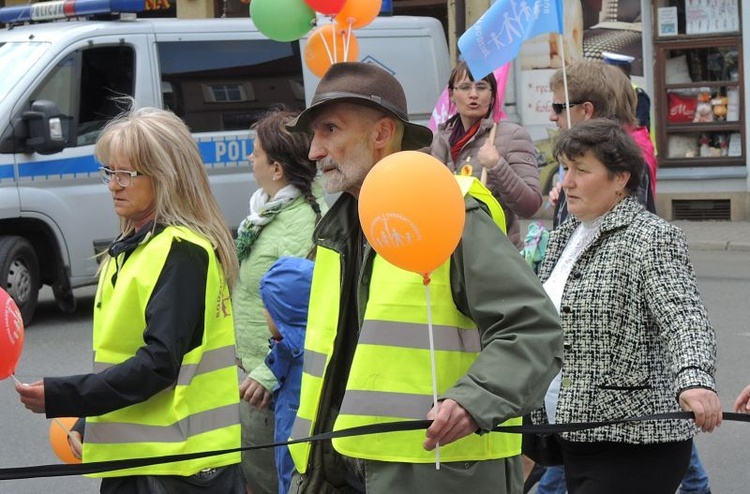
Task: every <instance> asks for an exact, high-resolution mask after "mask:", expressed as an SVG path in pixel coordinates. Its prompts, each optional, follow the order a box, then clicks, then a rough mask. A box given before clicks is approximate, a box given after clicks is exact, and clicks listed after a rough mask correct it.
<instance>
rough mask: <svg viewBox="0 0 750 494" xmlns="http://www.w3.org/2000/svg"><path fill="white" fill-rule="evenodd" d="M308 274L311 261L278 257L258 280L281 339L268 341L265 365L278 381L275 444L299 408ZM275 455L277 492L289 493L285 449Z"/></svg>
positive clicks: (290, 465)
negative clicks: (269, 342) (269, 347)
mask: <svg viewBox="0 0 750 494" xmlns="http://www.w3.org/2000/svg"><path fill="white" fill-rule="evenodd" d="M312 273H313V262H312V261H310V260H307V259H302V258H299V257H281V258H279V259H278V260H277V261H276V262H275V263H274V264H273V266H271V268H270V269H269V270H268V271H267V272H266V274H265V275H263V278H261V280H260V296H261V298H262V299H263V305H264V306H265V308H266V310H267V311H268V314H269V315H270V316H271V319H273V322H274V323H275V324H276V329H278V331H279V333H280V334H281V340H278V341H277V340H274V339H271V351H270V352H269V353H268V355H267V356H266V365H267V366H268V368H269V369H271V371H272V372H273V373H274V375H275V376H276V379H277V381H278V385H277V387H276V389H274V390H273V397H274V415H275V420H276V427H275V431H274V440H275V441H276V442H284V441H287V440H288V439H289V436H290V434H291V431H292V424H294V419H295V418H296V416H297V409H298V408H299V395H300V388H301V381H302V353H303V349H304V346H305V327H306V326H307V310H308V305H309V301H310V285H311V284H312ZM275 456H276V470H277V471H278V477H279V492H289V487H290V484H291V477H292V472H293V471H294V463H293V462H292V457H291V455H290V454H289V449H288V448H287V447H286V446H284V447H278V448H276V450H275Z"/></svg>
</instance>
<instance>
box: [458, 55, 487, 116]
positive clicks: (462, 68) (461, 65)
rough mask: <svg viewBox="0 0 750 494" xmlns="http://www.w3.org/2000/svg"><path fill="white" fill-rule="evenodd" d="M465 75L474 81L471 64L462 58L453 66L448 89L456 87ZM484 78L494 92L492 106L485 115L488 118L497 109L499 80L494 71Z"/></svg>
mask: <svg viewBox="0 0 750 494" xmlns="http://www.w3.org/2000/svg"><path fill="white" fill-rule="evenodd" d="M464 75H466V77H468V78H469V80H470V81H472V82H473V81H474V76H473V75H471V71H470V70H469V66H468V65H466V62H465V61H463V60H461V61H460V62H458V63H457V64H456V66H455V67H453V72H451V76H450V77H449V78H448V89H450V90H453V89H456V82H458V81H460V80H461V79H463V77H464ZM482 80H483V81H485V82H486V83H487V84H489V85H490V92H491V93H492V101H490V106H489V108H487V114H486V115H485V116H484V117H485V118H487V117H489V116H490V115H492V112H493V110H494V109H495V98H496V97H497V81H496V80H495V74H493V73H492V72H490V73H489V74H487V75H486V76H484V77H483V78H482Z"/></svg>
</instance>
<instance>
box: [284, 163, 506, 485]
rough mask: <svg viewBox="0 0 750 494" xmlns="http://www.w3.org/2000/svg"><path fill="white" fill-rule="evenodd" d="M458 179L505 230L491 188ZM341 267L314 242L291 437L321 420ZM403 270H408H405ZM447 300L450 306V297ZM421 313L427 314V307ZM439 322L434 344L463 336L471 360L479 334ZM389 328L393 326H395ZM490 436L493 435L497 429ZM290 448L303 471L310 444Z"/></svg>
mask: <svg viewBox="0 0 750 494" xmlns="http://www.w3.org/2000/svg"><path fill="white" fill-rule="evenodd" d="M456 180H457V182H458V184H459V187H460V188H461V192H462V194H464V195H466V194H469V195H471V196H472V197H474V198H475V199H477V200H478V201H481V202H483V203H484V204H485V205H486V206H487V208H488V209H489V211H490V214H491V216H492V219H493V220H494V221H495V223H496V224H497V225H498V227H499V228H500V229H501V230H502V231H503V232H505V231H506V229H505V214H504V213H503V210H502V208H501V207H500V204H499V203H498V202H497V200H496V199H495V198H494V197H493V196H492V193H491V192H490V191H489V190H488V189H487V188H486V187H485V186H484V185H482V184H481V182H480V181H479V180H477V179H476V178H475V177H463V176H459V175H456ZM377 259H378V257H376V261H377ZM341 266H342V260H341V257H340V255H339V254H338V253H337V252H335V251H333V250H331V249H328V248H326V247H323V246H318V249H317V255H316V259H315V270H314V273H313V281H312V290H311V295H310V309H309V314H308V322H307V333H306V336H305V353H304V355H305V356H304V364H303V373H302V391H301V393H300V407H299V410H298V412H297V418H296V419H295V422H294V425H293V427H292V432H291V435H290V439H304V438H306V437H309V436H311V435H313V434H314V433H316V432H320V431H317V430H316V420H317V419H319V417H318V410H319V408H320V400H321V399H322V392H323V385H324V381H323V379H324V377H325V373H326V370H327V368H328V365H329V364H330V354H331V352H332V351H333V345H334V341H335V338H336V333H337V329H338V320H339V304H340V301H341V288H342V287H341V273H342V271H341ZM402 272H403V273H406V272H405V271H402ZM421 280H422V278H421V276H420V277H419V283H420V287H422V285H421ZM389 286H390V285H389ZM420 293H422V294H424V288H423V287H422V288H421V291H420ZM449 296H450V295H449ZM450 300H451V305H452V296H451V299H450ZM433 305H434V304H433ZM368 310H369V302H368ZM453 310H455V307H453V308H452V309H450V312H452V311H453ZM424 314H425V317H426V308H425V311H424ZM394 322H395V321H394ZM469 322H470V321H469ZM390 323H391V322H390V321H379V324H382V326H381V327H382V328H383V330H384V333H383V334H377V333H376V332H369V331H368V332H367V333H366V334H365V332H364V328H363V333H362V334H360V343H363V342H364V341H367V338H373V342H374V343H375V342H377V341H378V340H379V339H382V338H384V337H388V336H387V334H385V333H387V332H388V327H389V324H390ZM471 324H473V323H471ZM415 326H417V325H415ZM440 326H441V325H440V324H439V323H438V324H437V326H436V327H434V328H433V329H434V330H435V337H436V338H437V339H438V340H437V341H436V345H438V348H440V347H441V345H442V346H444V348H445V349H446V350H448V349H451V348H455V345H456V342H457V341H463V342H465V343H464V344H465V346H466V348H467V349H468V352H467V353H466V354H465V357H464V358H465V359H466V360H467V361H468V360H471V361H473V359H474V358H475V353H469V352H476V351H478V349H479V345H478V341H479V335H478V333H477V332H474V333H473V334H471V333H469V332H466V333H457V332H456V331H455V328H451V327H449V325H446V326H445V327H446V329H447V330H446V331H444V330H443V329H442V328H441V327H440ZM392 327H394V328H395V326H392ZM470 327H471V326H470ZM422 329H423V330H424V327H422ZM396 331H398V330H396ZM362 338H365V340H362ZM408 341H412V343H408ZM425 341H426V340H425ZM403 343H404V344H405V345H409V344H412V345H415V347H414V348H419V347H418V346H416V345H422V343H420V342H419V336H418V335H417V334H416V333H414V338H413V340H412V339H411V338H405V339H404V342H403ZM379 365H380V364H379ZM428 369H429V366H428ZM428 372H429V371H428ZM428 377H429V374H428ZM430 379H431V378H430ZM430 379H428V383H431V380H430ZM395 389H396V388H394V390H395ZM423 394H424V395H429V397H430V398H429V400H430V403H431V402H432V389H431V388H428V390H427V391H426V392H425V393H423ZM427 410H429V408H427ZM426 413H427V412H426V411H423V412H422V415H421V416H419V417H418V418H419V419H424V418H425V414H426ZM398 420H401V419H398ZM386 421H393V420H386ZM519 423H520V421H519ZM421 434H422V437H423V436H424V431H421ZM389 435H390V434H385V435H382V436H384V438H385V440H387V438H388V436H389ZM492 435H493V436H494V435H495V434H492ZM376 436H377V437H380V436H381V435H375V436H373V435H369V436H367V437H368V438H373V437H376ZM485 436H488V435H484V436H481V437H485ZM477 437H480V436H477ZM421 444H422V440H420V441H419V445H420V448H421ZM390 449H391V446H389V448H388V450H390ZM289 451H290V452H291V454H292V458H293V459H294V465H295V467H296V469H297V471H299V472H300V473H303V474H304V473H305V472H306V471H307V468H308V462H309V455H310V451H311V445H310V444H309V443H301V444H294V445H289ZM441 454H442V449H441ZM516 454H517V453H516ZM429 461H434V453H433V455H432V456H431V457H430V460H429Z"/></svg>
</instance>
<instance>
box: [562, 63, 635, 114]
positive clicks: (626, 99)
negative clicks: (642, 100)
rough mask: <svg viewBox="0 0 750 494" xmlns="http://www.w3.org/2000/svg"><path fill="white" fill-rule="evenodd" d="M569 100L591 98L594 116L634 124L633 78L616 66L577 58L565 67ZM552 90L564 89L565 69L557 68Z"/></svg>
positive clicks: (588, 99) (586, 99)
mask: <svg viewBox="0 0 750 494" xmlns="http://www.w3.org/2000/svg"><path fill="white" fill-rule="evenodd" d="M566 76H567V80H568V97H569V98H570V101H590V102H591V104H592V105H593V106H594V112H593V117H594V118H613V119H615V120H618V121H619V122H620V123H621V124H622V125H631V126H632V125H635V123H636V118H635V107H636V105H637V98H636V94H635V90H634V89H633V86H632V84H631V83H630V79H628V76H626V75H625V73H624V72H623V71H621V70H620V69H618V68H617V67H613V66H611V65H607V64H606V63H604V62H602V61H594V60H578V61H576V62H573V63H572V64H570V65H569V66H568V67H567V69H566ZM549 86H550V89H551V90H552V91H557V90H558V89H563V87H564V84H563V72H562V69H558V70H557V71H556V72H555V73H554V74H552V77H551V78H550V82H549Z"/></svg>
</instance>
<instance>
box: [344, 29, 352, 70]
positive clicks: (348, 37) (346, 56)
mask: <svg viewBox="0 0 750 494" xmlns="http://www.w3.org/2000/svg"><path fill="white" fill-rule="evenodd" d="M351 42H352V25H351V24H349V28H348V29H347V30H346V40H345V41H344V61H345V62H346V61H348V60H349V47H350V46H351Z"/></svg>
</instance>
